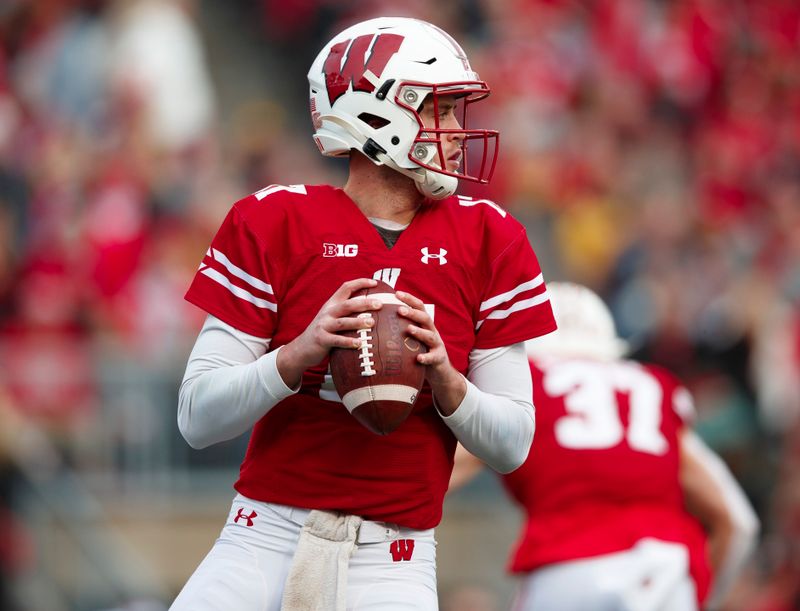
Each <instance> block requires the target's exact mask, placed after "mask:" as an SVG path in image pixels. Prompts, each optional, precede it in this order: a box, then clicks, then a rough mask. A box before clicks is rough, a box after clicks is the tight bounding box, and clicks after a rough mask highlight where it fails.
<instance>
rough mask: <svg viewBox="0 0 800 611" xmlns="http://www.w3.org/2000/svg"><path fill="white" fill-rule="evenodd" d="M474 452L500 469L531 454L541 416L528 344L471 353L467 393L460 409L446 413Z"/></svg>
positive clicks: (512, 466) (503, 470)
mask: <svg viewBox="0 0 800 611" xmlns="http://www.w3.org/2000/svg"><path fill="white" fill-rule="evenodd" d="M442 419H443V420H444V421H445V423H446V424H447V426H449V427H450V430H451V431H453V434H454V435H455V436H456V438H457V439H458V441H460V442H461V445H463V446H464V447H465V448H466V449H467V450H469V452H470V453H471V454H473V455H474V456H476V457H478V458H480V459H481V460H482V461H483V462H485V463H486V464H487V465H489V466H490V467H491V468H492V469H494V470H495V471H498V472H500V473H509V472H511V471H513V470H514V469H516V468H517V467H519V466H520V465H521V464H522V463H523V462H524V461H525V459H526V458H527V457H528V451H529V450H530V447H531V442H532V441H533V433H534V429H535V416H534V409H533V385H532V382H531V372H530V368H529V366H528V357H527V353H526V351H525V344H524V343H518V344H514V345H512V346H505V347H503V348H494V349H491V350H473V351H472V352H471V353H470V355H469V369H468V372H467V394H466V395H465V397H464V400H463V401H462V402H461V404H460V405H459V406H458V409H456V411H455V412H453V413H452V414H451V415H450V416H442Z"/></svg>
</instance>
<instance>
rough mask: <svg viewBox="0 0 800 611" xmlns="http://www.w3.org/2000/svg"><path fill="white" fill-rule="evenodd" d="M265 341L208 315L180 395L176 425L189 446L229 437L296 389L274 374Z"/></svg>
mask: <svg viewBox="0 0 800 611" xmlns="http://www.w3.org/2000/svg"><path fill="white" fill-rule="evenodd" d="M269 342H270V340H269V339H263V338H259V337H255V336H253V335H248V334H247V333H243V332H242V331H239V330H238V329H235V328H234V327H231V326H230V325H228V324H226V323H224V322H222V321H221V320H219V319H218V318H215V317H214V316H208V317H207V318H206V322H205V324H204V325H203V328H202V330H201V331H200V334H199V335H198V337H197V341H196V342H195V345H194V348H193V349H192V353H191V355H190V356H189V362H188V364H187V366H186V373H185V374H184V376H183V382H182V383H181V388H180V391H179V393H178V428H179V429H180V431H181V434H182V435H183V437H184V438H185V439H186V441H187V442H188V444H189V445H190V446H192V447H193V448H196V449H200V448H205V447H207V446H210V445H212V444H214V443H219V442H220V441H226V440H228V439H233V438H234V437H237V436H239V435H241V434H242V433H244V432H245V431H246V430H248V429H249V428H250V427H251V426H253V425H254V424H255V423H256V422H257V421H258V420H259V419H260V418H261V417H262V416H264V414H266V413H267V412H268V411H269V410H270V409H271V408H272V407H274V406H275V405H276V404H277V403H278V402H279V401H281V400H282V399H285V398H286V397H288V396H289V395H291V394H293V393H294V392H296V390H292V389H291V388H289V387H287V386H286V384H285V383H284V381H283V379H282V378H281V376H280V374H279V373H278V367H277V354H278V351H279V350H280V348H279V349H278V350H275V351H273V352H269V353H267V350H268V348H269Z"/></svg>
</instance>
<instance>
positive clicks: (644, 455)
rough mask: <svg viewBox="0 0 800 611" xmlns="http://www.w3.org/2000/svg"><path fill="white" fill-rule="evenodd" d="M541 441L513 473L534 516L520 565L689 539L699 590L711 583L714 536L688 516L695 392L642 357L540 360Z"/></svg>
mask: <svg viewBox="0 0 800 611" xmlns="http://www.w3.org/2000/svg"><path fill="white" fill-rule="evenodd" d="M530 365H531V372H532V375H533V385H534V396H533V399H534V405H535V406H536V437H535V439H534V442H533V447H532V448H531V452H530V455H529V456H528V459H527V461H526V462H525V463H524V464H523V466H522V467H520V468H519V469H517V470H516V471H514V472H512V473H510V474H508V475H506V476H504V477H503V482H504V484H505V485H506V487H507V489H508V490H509V492H510V493H511V495H512V496H513V497H514V498H515V499H516V500H517V501H518V502H519V503H520V505H522V507H523V508H524V509H525V511H526V513H527V517H526V523H525V526H524V533H523V536H522V537H521V538H520V540H519V543H518V545H517V548H516V549H515V551H514V552H513V556H512V559H511V567H510V568H511V570H512V571H514V572H528V571H532V570H534V569H536V568H539V567H541V566H543V565H547V564H552V563H556V562H564V561H569V560H576V559H580V558H588V557H592V556H598V555H601V554H609V553H613V552H618V551H622V550H625V549H628V548H630V547H632V546H633V545H634V544H635V543H636V542H637V541H639V540H640V539H642V538H646V537H651V538H656V539H660V540H664V541H669V542H675V543H682V544H685V545H686V547H687V549H688V552H689V558H690V569H691V573H692V576H693V577H694V579H695V583H696V585H697V590H698V595H699V596H701V597H702V596H704V595H705V593H706V591H707V589H708V585H709V579H710V576H709V567H708V565H707V561H706V555H705V536H704V534H703V532H702V529H701V527H700V525H699V523H698V522H697V521H696V520H695V519H694V518H693V517H692V516H691V515H690V514H688V513H687V512H686V510H685V509H684V504H683V495H682V492H681V487H680V481H679V459H680V456H679V437H678V436H679V433H680V430H681V429H682V428H683V427H684V426H685V425H686V424H687V423H688V422H689V421H690V420H691V419H692V418H693V414H694V407H693V404H692V399H691V396H690V395H689V392H688V391H687V390H686V388H684V387H683V386H682V385H680V384H679V383H678V381H677V380H676V379H675V378H674V376H672V375H671V374H670V373H669V372H667V371H666V370H664V369H662V368H660V367H655V366H649V365H642V364H639V363H636V362H633V361H596V360H590V359H569V358H552V359H543V358H538V359H536V360H531V363H530Z"/></svg>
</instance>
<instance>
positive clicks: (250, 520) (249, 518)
mask: <svg viewBox="0 0 800 611" xmlns="http://www.w3.org/2000/svg"><path fill="white" fill-rule="evenodd" d="M256 516H258V514H257V513H256V512H255V510H253V513H251V514H250V515H249V516H248V515H245V513H244V507H239V513H237V514H236V517H235V518H233V521H234V522H236V523H237V524H238V523H239V518H241V519H242V520H247V525H248V526H252V525H253V518H255V517H256Z"/></svg>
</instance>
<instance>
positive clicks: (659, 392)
mask: <svg viewBox="0 0 800 611" xmlns="http://www.w3.org/2000/svg"><path fill="white" fill-rule="evenodd" d="M548 293H549V294H550V301H551V304H552V307H553V310H554V313H555V316H556V321H557V322H558V330H557V331H556V332H555V333H552V334H550V335H548V336H547V337H544V338H541V339H537V340H531V341H529V342H527V347H528V354H529V358H530V368H531V372H532V375H533V385H534V391H533V400H534V404H535V405H536V412H537V431H536V442H535V443H534V444H533V447H532V449H531V452H530V455H529V457H528V459H527V460H526V461H525V463H524V464H523V466H522V467H520V468H519V469H517V470H516V471H514V472H512V473H509V474H507V475H504V476H503V482H504V484H505V486H506V488H507V490H508V492H509V493H510V495H511V496H512V497H513V499H514V500H515V501H516V502H517V503H518V504H519V505H520V507H521V508H522V509H523V510H524V511H525V514H526V519H525V523H524V526H523V529H522V532H521V534H520V536H519V539H518V541H517V542H516V544H515V546H514V550H513V552H512V554H511V559H510V564H509V568H510V570H511V571H512V572H513V573H516V574H518V575H520V576H521V577H522V579H521V581H520V585H519V588H518V592H517V596H516V599H515V603H514V606H513V608H514V609H515V610H519V611H527V610H530V611H534V610H536V611H540V610H551V609H552V610H555V609H557V610H558V611H593V610H598V611H600V610H602V611H693V610H696V609H701V608H715V607H716V606H717V605H718V604H719V603H720V602H721V600H722V597H723V596H724V595H725V593H726V592H727V591H728V589H729V588H730V586H731V585H732V583H733V581H734V579H735V578H736V576H737V574H738V572H739V571H740V569H741V568H742V566H743V563H744V561H745V560H746V558H747V556H748V554H749V553H750V551H751V550H752V548H753V546H754V543H755V538H756V534H757V531H758V520H757V518H756V515H755V513H754V512H753V510H752V508H751V506H750V504H749V502H748V501H747V499H746V497H745V495H744V493H743V492H742V490H741V489H740V488H739V486H738V484H737V483H736V481H735V480H734V478H733V476H732V475H731V474H730V472H729V471H728V470H727V468H726V467H725V465H724V463H723V462H722V460H721V459H719V458H718V457H717V456H716V455H715V454H714V453H713V452H712V451H711V450H709V449H708V448H707V447H706V446H705V445H704V444H703V442H702V441H701V440H700V439H699V438H698V437H697V436H696V435H695V434H694V433H693V432H692V431H691V429H690V426H691V422H692V418H693V414H694V408H693V404H692V398H691V396H690V394H689V392H688V390H687V389H686V388H685V387H684V386H682V385H681V384H680V383H679V382H678V381H677V380H676V379H675V378H674V377H673V376H672V375H671V374H670V373H669V372H667V371H665V370H664V369H662V368H660V367H656V366H653V365H645V364H640V363H637V362H634V361H631V360H625V359H623V358H622V355H623V353H624V352H625V349H626V346H625V342H623V341H622V340H621V339H620V338H618V337H617V335H616V331H615V328H614V323H613V320H612V318H611V314H610V312H609V311H608V309H607V308H606V306H605V304H604V303H603V302H602V300H601V299H600V298H599V297H598V296H597V295H596V294H595V293H593V292H592V291H591V290H589V289H588V288H585V287H582V286H578V285H575V284H570V283H560V282H557V283H550V284H549V285H548ZM481 468H482V463H481V461H480V460H479V459H477V458H475V457H474V456H472V455H471V454H469V453H468V452H467V451H465V450H464V449H463V448H459V449H458V451H457V454H456V467H455V469H454V471H453V477H452V481H451V489H456V488H458V487H459V486H461V485H463V484H464V483H466V482H467V481H469V480H470V479H471V478H472V477H473V476H474V475H475V474H476V473H477V472H478V471H480V469H481Z"/></svg>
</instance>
